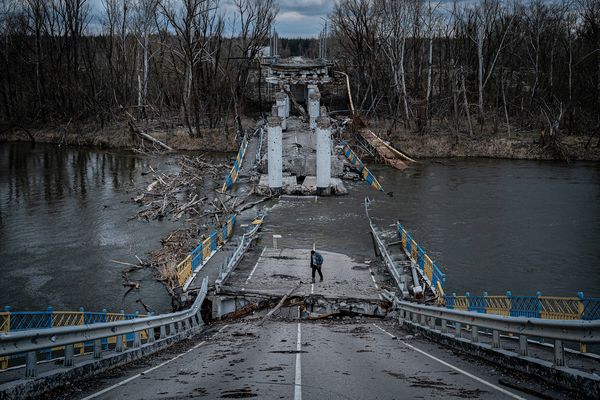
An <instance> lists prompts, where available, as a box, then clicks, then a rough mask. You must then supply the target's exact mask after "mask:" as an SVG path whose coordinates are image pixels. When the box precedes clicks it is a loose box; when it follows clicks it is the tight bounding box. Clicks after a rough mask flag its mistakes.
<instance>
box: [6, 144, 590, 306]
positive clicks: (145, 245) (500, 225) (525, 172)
mask: <svg viewBox="0 0 600 400" xmlns="http://www.w3.org/2000/svg"><path fill="white" fill-rule="evenodd" d="M150 166H153V167H155V168H160V169H161V170H162V171H169V170H173V169H174V168H176V167H175V165H174V163H173V158H170V157H168V156H165V157H152V158H147V157H144V156H138V155H135V154H131V153H128V152H121V151H103V150H95V149H79V148H60V147H56V146H47V145H36V146H31V145H30V144H6V143H4V144H0V272H1V273H2V277H3V279H1V280H0V306H4V305H10V306H12V307H13V309H15V310H17V309H30V310H34V309H38V310H39V309H45V308H46V307H47V306H49V305H52V306H54V307H55V309H77V308H79V307H80V306H84V307H85V308H86V309H89V310H99V309H102V308H108V309H110V310H120V309H124V310H126V311H135V310H139V311H143V309H142V307H141V306H140V304H139V303H137V302H136V301H137V300H138V299H142V300H143V301H144V303H146V304H147V305H148V306H150V307H152V308H153V309H154V310H155V311H156V312H164V311H168V310H170V299H169V297H168V295H167V293H166V291H165V289H164V288H163V287H162V285H161V284H160V283H158V282H156V281H154V280H153V279H152V276H151V272H150V271H142V272H140V273H137V274H136V275H133V276H132V278H133V279H136V280H141V281H142V286H141V289H140V291H139V292H136V293H132V294H130V295H128V296H127V297H125V298H123V294H124V292H125V289H124V288H123V286H122V279H121V271H122V269H123V266H121V265H118V264H115V263H113V262H111V261H110V260H120V261H126V262H133V263H135V261H136V260H135V255H138V256H140V257H143V256H145V255H146V253H147V252H149V251H151V250H154V249H157V248H158V247H159V246H160V241H159V240H160V237H162V236H164V235H165V234H166V233H167V232H169V231H171V230H173V229H175V228H176V227H178V226H180V225H178V224H180V223H175V222H171V221H168V220H164V221H153V222H149V223H148V222H141V221H137V220H131V221H128V218H129V217H131V216H132V215H134V213H135V212H136V211H137V210H136V206H135V205H134V204H133V203H132V202H131V197H133V196H135V194H136V190H135V188H136V187H139V186H140V185H143V184H146V183H147V182H148V180H149V178H148V177H147V176H143V175H142V172H146V171H148V170H149V169H150ZM371 169H372V171H373V172H374V173H375V175H376V176H377V177H378V179H379V180H380V181H381V183H382V185H383V187H384V189H385V191H386V192H393V195H392V196H390V195H388V194H385V193H380V192H375V191H374V190H373V189H371V188H370V187H368V186H367V185H366V184H364V183H362V182H349V183H347V186H348V188H349V189H350V195H349V196H344V197H330V198H319V199H318V201H317V202H316V203H315V202H311V201H300V202H299V201H292V200H290V201H286V200H284V201H280V202H278V203H275V204H272V205H271V206H270V207H269V208H272V209H271V212H270V214H269V215H268V217H267V219H268V220H267V222H268V223H267V224H266V225H265V230H266V231H268V232H265V234H266V236H268V233H269V232H273V233H279V234H282V235H283V236H284V238H283V239H282V241H283V244H284V245H285V244H286V243H287V244H288V245H292V244H293V246H294V247H296V246H303V247H306V248H308V247H310V246H311V245H312V243H313V242H315V243H316V244H317V247H319V248H323V249H325V250H330V251H339V252H344V253H346V254H349V255H352V256H355V257H360V258H368V257H372V247H371V246H372V245H371V242H370V238H369V236H368V225H367V224H366V220H365V218H364V209H363V208H362V200H363V199H364V197H365V196H367V195H368V196H370V197H371V198H372V199H373V203H372V205H371V215H372V216H373V219H374V221H375V222H376V223H377V224H378V225H379V226H382V227H383V226H386V225H389V224H392V223H394V222H395V221H396V220H400V221H401V222H402V224H403V225H404V226H405V227H406V228H407V229H408V230H409V231H411V232H412V233H413V234H414V238H415V240H416V241H417V242H418V243H419V244H421V246H423V247H424V248H425V249H426V250H427V251H428V253H429V254H430V255H431V256H432V258H433V259H434V260H435V261H436V262H437V263H438V265H440V266H441V267H442V269H443V271H444V272H445V273H446V275H447V283H446V289H447V291H449V292H453V291H454V292H457V294H462V293H464V292H465V291H471V292H472V293H480V292H481V291H483V290H487V291H488V292H489V293H490V294H499V293H504V292H505V291H506V290H511V291H512V292H513V293H514V294H535V292H536V291H538V290H539V291H541V292H542V293H543V294H546V295H558V296H573V295H575V293H576V292H577V291H580V290H582V291H584V292H585V293H586V295H590V296H592V295H593V296H600V165H599V164H594V163H574V164H570V165H567V164H562V163H552V162H535V161H513V160H486V159H476V160H443V161H424V162H422V163H420V164H418V165H417V166H415V167H413V168H411V169H409V170H407V171H402V172H399V171H394V170H391V169H390V168H388V167H385V166H373V167H372V168H371ZM390 229H392V228H391V227H390ZM266 236H265V237H266Z"/></svg>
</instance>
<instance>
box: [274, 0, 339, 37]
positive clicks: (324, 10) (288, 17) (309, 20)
mask: <svg viewBox="0 0 600 400" xmlns="http://www.w3.org/2000/svg"><path fill="white" fill-rule="evenodd" d="M333 3H334V1H333V0H279V15H278V16H277V25H276V29H277V32H278V33H279V36H286V37H294V36H317V35H318V34H319V32H320V31H321V29H322V27H323V20H322V18H325V17H327V14H329V12H330V11H331V9H332V8H333Z"/></svg>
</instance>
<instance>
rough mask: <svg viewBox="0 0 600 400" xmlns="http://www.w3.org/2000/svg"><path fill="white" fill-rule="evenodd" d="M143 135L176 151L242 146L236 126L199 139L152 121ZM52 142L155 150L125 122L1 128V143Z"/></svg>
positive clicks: (209, 131)
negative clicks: (239, 142)
mask: <svg viewBox="0 0 600 400" xmlns="http://www.w3.org/2000/svg"><path fill="white" fill-rule="evenodd" d="M139 127H140V128H141V129H142V130H143V131H144V132H146V133H148V134H149V135H151V136H152V137H154V138H155V139H158V140H160V141H161V142H163V143H165V144H167V145H168V146H170V147H172V148H173V149H175V150H196V151H211V152H220V153H223V152H233V151H236V150H237V148H238V146H239V144H238V143H237V140H236V139H237V138H236V134H235V130H234V128H233V127H230V128H228V129H223V128H215V129H203V130H202V132H201V134H200V136H199V137H196V138H191V137H190V136H189V134H188V132H187V129H185V128H184V127H183V126H181V125H173V124H171V125H169V124H164V123H163V124H161V123H159V122H150V123H148V124H145V125H144V124H140V126H139ZM32 141H35V142H37V143H52V144H60V145H70V146H93V147H100V148H115V149H137V150H140V151H146V150H152V149H153V148H154V145H153V144H152V143H151V142H150V141H148V140H142V138H141V137H140V136H138V135H137V134H135V133H133V132H132V131H131V130H130V129H129V127H128V126H127V124H125V123H124V122H115V123H112V124H111V125H110V126H105V127H100V126H98V125H95V124H81V125H71V126H67V125H59V126H51V127H46V128H22V127H17V128H10V129H0V142H32Z"/></svg>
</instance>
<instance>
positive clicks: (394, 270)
mask: <svg viewBox="0 0 600 400" xmlns="http://www.w3.org/2000/svg"><path fill="white" fill-rule="evenodd" d="M368 206H369V199H368V198H366V199H365V212H366V214H367V220H368V221H369V226H370V228H371V234H372V235H373V239H374V240H375V243H376V244H377V248H378V249H379V252H380V253H381V256H382V258H383V262H384V263H385V265H386V266H387V268H388V270H389V271H390V273H391V274H392V276H393V277H394V280H395V281H396V284H397V285H398V288H399V289H400V292H401V293H402V297H403V298H407V297H408V295H409V293H408V288H407V287H406V283H405V282H404V281H403V280H402V278H401V272H400V271H398V268H401V267H398V266H397V265H396V263H395V262H394V260H392V257H391V256H390V254H389V253H388V251H387V248H386V246H385V243H383V242H382V241H381V239H380V238H379V235H377V231H376V229H375V226H374V225H373V222H371V218H370V217H369V207H368Z"/></svg>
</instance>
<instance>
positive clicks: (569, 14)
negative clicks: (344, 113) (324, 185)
mask: <svg viewBox="0 0 600 400" xmlns="http://www.w3.org/2000/svg"><path fill="white" fill-rule="evenodd" d="M232 2H233V4H234V7H233V8H231V7H229V8H226V9H224V8H219V7H218V5H219V2H218V1H217V0H102V1H101V2H100V4H101V9H100V11H99V15H98V14H96V15H94V16H93V18H92V15H91V0H0V121H1V122H3V123H4V124H5V125H6V124H8V125H10V124H38V125H43V124H46V123H51V122H60V123H68V122H69V121H93V122H97V123H99V124H101V125H102V124H104V123H106V122H107V121H111V120H113V119H114V118H115V116H118V117H123V116H124V115H126V114H125V111H127V112H129V113H130V114H132V115H134V116H136V117H140V118H144V117H146V116H150V115H151V116H153V115H165V114H169V115H178V116H179V118H180V120H181V122H182V123H183V124H184V125H185V126H186V127H187V129H188V131H189V133H190V135H191V136H195V135H198V134H199V132H200V128H202V127H210V128H214V127H218V126H222V124H224V123H226V122H225V121H232V120H234V117H236V116H240V115H242V114H243V113H244V111H245V110H246V96H247V94H248V93H249V89H251V90H255V89H256V88H255V87H254V85H255V82H254V81H253V80H252V79H251V74H250V70H251V69H252V68H256V67H257V66H258V63H257V62H256V56H257V55H258V54H259V53H260V52H261V50H262V48H263V47H264V46H268V45H269V37H270V30H271V27H272V26H273V21H274V19H275V16H276V15H277V12H278V9H277V6H276V3H275V0H233V1H232ZM224 10H227V11H226V13H225V11H224ZM92 21H94V23H93V25H92ZM330 21H331V22H330V27H331V31H330V38H329V43H328V53H329V58H331V59H332V60H334V61H335V62H336V63H337V64H338V65H336V68H338V69H340V70H342V71H346V72H348V74H349V75H350V77H351V85H352V93H353V96H354V102H355V104H356V106H357V108H360V109H361V110H363V112H365V113H368V114H369V115H379V116H384V117H386V118H389V119H391V120H393V121H396V123H397V124H398V126H404V127H405V128H406V129H410V130H418V131H420V132H429V131H432V129H433V128H436V127H442V128H443V129H445V130H448V129H451V130H456V131H465V132H470V133H471V134H472V135H477V134H479V133H480V132H483V131H485V132H497V131H499V130H508V131H509V132H510V131H511V130H515V129H517V128H519V129H528V130H532V129H534V130H539V129H543V130H544V131H545V132H546V133H547V135H549V136H552V137H554V136H556V134H557V133H558V132H560V131H563V132H564V131H568V132H573V133H578V132H582V133H587V131H589V130H590V129H591V128H593V127H595V126H597V125H598V123H599V118H600V117H599V112H598V111H599V110H600V1H598V0H546V1H542V0H533V1H526V2H524V1H511V0H508V1H507V0H480V1H479V2H471V1H456V2H448V1H443V2H438V1H433V0H431V1H430V0H403V1H397V0H341V1H340V2H338V3H337V4H336V5H335V7H334V10H333V12H332V14H331V15H330ZM231 26H235V27H236V32H237V34H238V35H239V36H238V37H235V38H231V37H230V35H227V34H226V31H227V30H228V29H230V27H231ZM92 28H93V29H92ZM318 47H319V46H318V40H316V39H301V38H288V39H285V38H282V39H280V40H279V54H280V55H281V56H283V57H287V56H292V55H304V56H308V57H317V56H318ZM251 82H252V83H251ZM250 85H252V87H250ZM260 92H261V91H258V93H260ZM237 120H238V121H239V119H237Z"/></svg>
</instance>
